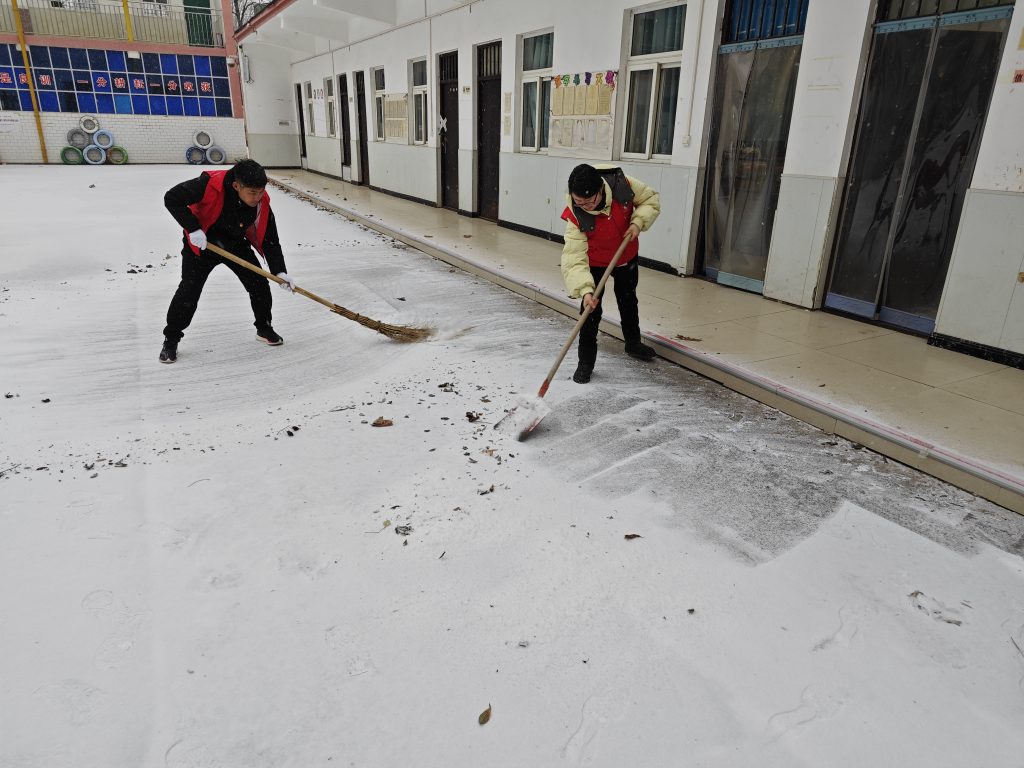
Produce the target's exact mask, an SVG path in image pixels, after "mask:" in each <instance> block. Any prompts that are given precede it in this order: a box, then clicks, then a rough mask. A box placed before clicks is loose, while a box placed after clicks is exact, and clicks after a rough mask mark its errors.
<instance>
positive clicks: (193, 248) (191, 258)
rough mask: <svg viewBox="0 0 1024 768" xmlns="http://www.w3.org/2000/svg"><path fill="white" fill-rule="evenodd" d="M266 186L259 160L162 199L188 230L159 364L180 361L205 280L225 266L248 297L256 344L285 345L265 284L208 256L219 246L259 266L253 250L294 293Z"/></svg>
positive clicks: (207, 175)
mask: <svg viewBox="0 0 1024 768" xmlns="http://www.w3.org/2000/svg"><path fill="white" fill-rule="evenodd" d="M266 186H267V173H266V171H265V170H263V167H262V166H261V165H260V164H259V163H257V162H256V161H255V160H242V161H241V162H239V163H236V164H235V166H234V167H233V168H231V170H229V171H204V172H203V173H202V174H200V175H199V177H198V178H195V179H190V180H188V181H183V182H182V183H181V184H178V185H176V186H174V187H172V188H171V189H169V190H168V191H167V193H166V194H165V195H164V206H166V208H167V210H168V211H170V213H171V215H172V216H173V217H174V220H175V221H177V222H178V224H180V225H181V227H182V228H183V229H184V235H183V237H182V243H183V245H182V249H181V258H182V261H181V282H180V283H179V284H178V290H177V291H175V293H174V297H173V298H172V299H171V304H170V306H169V307H168V308H167V325H166V327H165V328H164V344H163V348H162V349H161V350H160V362H162V363H173V362H174V361H175V360H177V359H178V342H179V341H181V338H182V336H184V335H185V329H186V328H188V327H189V325H190V324H191V322H192V318H193V316H194V315H195V313H196V307H197V306H198V304H199V297H200V296H201V295H202V293H203V286H204V285H205V284H206V279H207V278H208V277H209V276H210V272H212V271H213V268H214V267H216V266H217V265H218V264H226V265H227V267H228V269H230V270H231V271H232V272H234V273H235V276H236V277H237V278H238V279H239V281H240V282H241V283H242V286H243V287H244V288H245V290H246V291H247V292H248V293H249V302H250V304H251V305H252V313H253V316H254V318H255V322H254V325H255V326H256V338H257V339H258V340H260V341H262V342H264V343H266V344H269V345H270V346H272V347H276V346H280V345H281V344H283V343H284V339H282V338H281V337H280V336H279V335H278V334H277V333H276V332H275V331H274V328H273V327H272V326H271V324H270V323H271V306H272V304H273V299H272V298H271V296H270V286H269V284H268V281H267V278H265V277H262V276H260V275H257V274H255V273H253V272H251V271H249V270H247V269H245V268H244V267H242V266H240V265H238V264H234V263H232V262H231V261H229V260H227V259H225V258H224V257H222V256H218V255H216V254H214V253H212V252H210V251H208V250H206V248H207V244H208V243H212V244H214V245H219V246H220V247H221V248H223V249H225V250H227V251H229V252H230V253H233V254H235V255H236V256H239V257H241V258H242V259H244V260H245V261H247V262H249V263H251V264H255V265H257V266H259V262H258V261H257V259H256V256H255V254H253V252H252V248H253V247H255V248H256V250H257V251H259V253H260V254H261V255H262V256H263V257H264V258H265V259H266V261H267V264H268V266H269V269H270V271H271V272H272V273H273V274H275V275H277V277H279V278H281V280H282V281H283V282H281V283H280V285H281V287H282V288H285V289H286V290H289V291H294V289H295V281H294V280H292V278H291V277H289V276H288V273H287V270H286V267H285V263H284V254H282V252H281V243H280V240H279V239H278V235H277V222H276V221H275V219H274V212H273V211H272V210H271V209H270V196H269V195H268V194H267V193H266Z"/></svg>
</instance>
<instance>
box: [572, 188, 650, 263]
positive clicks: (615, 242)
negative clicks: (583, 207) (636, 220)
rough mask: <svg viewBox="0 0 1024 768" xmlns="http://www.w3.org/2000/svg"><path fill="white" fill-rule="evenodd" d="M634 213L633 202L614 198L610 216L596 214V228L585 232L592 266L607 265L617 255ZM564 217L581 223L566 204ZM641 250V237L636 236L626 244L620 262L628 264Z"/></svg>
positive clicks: (588, 258) (588, 257) (574, 222)
mask: <svg viewBox="0 0 1024 768" xmlns="http://www.w3.org/2000/svg"><path fill="white" fill-rule="evenodd" d="M632 215H633V204H632V203H625V204H623V203H620V202H618V201H616V200H614V199H613V200H612V209H611V211H610V212H609V215H608V216H605V215H603V214H595V215H594V228H593V229H592V230H591V231H590V232H584V234H585V235H586V236H587V260H588V261H589V262H590V266H592V267H607V266H608V265H609V264H611V262H612V257H613V256H615V251H617V250H618V249H619V246H620V245H621V244H622V238H623V237H624V236H625V234H626V230H627V229H629V220H630V217H632ZM562 218H563V219H564V220H566V221H571V222H572V223H573V224H575V225H576V226H577V227H578V226H579V225H580V223H579V221H577V220H576V216H575V215H574V214H573V212H572V206H568V205H567V206H566V207H565V210H564V211H562ZM639 252H640V238H638V237H636V238H633V240H632V241H631V242H630V243H629V245H627V246H626V250H625V251H624V252H623V254H622V258H620V259H619V264H620V265H622V264H628V263H629V262H631V261H632V260H633V259H635V258H636V255H637V254H638V253H639Z"/></svg>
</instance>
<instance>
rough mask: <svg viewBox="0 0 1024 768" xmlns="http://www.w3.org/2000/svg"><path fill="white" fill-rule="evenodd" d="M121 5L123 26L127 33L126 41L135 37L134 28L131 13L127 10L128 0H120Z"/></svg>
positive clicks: (130, 40)
mask: <svg viewBox="0 0 1024 768" xmlns="http://www.w3.org/2000/svg"><path fill="white" fill-rule="evenodd" d="M121 7H122V8H123V9H124V28H125V31H126V32H127V33H128V42H132V41H133V40H134V39H135V30H133V29H132V15H131V13H130V12H129V11H128V0H121Z"/></svg>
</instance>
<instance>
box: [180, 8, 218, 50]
mask: <svg viewBox="0 0 1024 768" xmlns="http://www.w3.org/2000/svg"><path fill="white" fill-rule="evenodd" d="M185 28H186V29H187V30H188V44H189V45H205V46H212V45H213V19H212V17H211V15H210V0H185Z"/></svg>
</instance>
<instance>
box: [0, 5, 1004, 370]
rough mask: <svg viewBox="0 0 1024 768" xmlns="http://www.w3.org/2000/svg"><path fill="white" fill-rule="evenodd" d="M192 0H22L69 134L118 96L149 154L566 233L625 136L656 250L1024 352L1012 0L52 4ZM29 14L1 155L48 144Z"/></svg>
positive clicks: (5, 48) (828, 306)
mask: <svg viewBox="0 0 1024 768" xmlns="http://www.w3.org/2000/svg"><path fill="white" fill-rule="evenodd" d="M174 1H175V0H172V2H171V4H160V3H155V2H143V0H4V2H7V3H8V4H10V3H12V2H17V4H18V7H19V8H20V9H21V10H20V11H19V13H20V14H21V16H22V17H23V18H24V17H25V16H26V14H27V15H28V17H29V20H30V21H31V27H32V30H34V31H31V30H30V31H28V32H26V33H25V34H26V35H27V36H28V37H27V39H28V43H29V45H28V48H29V58H30V59H32V61H33V62H35V61H36V56H37V49H38V51H39V52H38V67H39V69H38V70H37V71H36V74H35V77H36V84H37V86H38V87H37V89H36V90H37V92H38V93H37V97H38V98H39V99H40V107H39V110H38V114H41V116H42V118H43V131H44V132H45V133H46V135H47V137H48V139H52V142H51V141H48V144H53V145H59V144H60V143H61V138H60V137H61V136H62V135H63V133H62V131H64V130H66V128H67V126H68V125H69V124H70V122H73V121H74V119H77V117H79V116H80V115H84V114H86V113H89V112H93V111H95V112H97V113H100V114H99V116H100V118H101V121H102V122H103V124H104V126H106V125H107V124H108V122H111V121H112V120H114V119H116V120H119V121H124V122H123V123H120V124H118V128H117V130H122V128H121V127H120V126H121V125H123V126H124V128H123V130H124V131H126V132H127V131H128V130H130V126H136V127H138V126H145V130H147V131H155V132H158V134H159V135H160V136H166V137H167V141H166V142H163V143H165V144H168V146H170V147H171V148H170V149H166V150H164V149H157V148H154V149H153V150H152V151H149V150H143V149H141V148H140V150H139V151H138V153H137V154H136V152H135V151H130V154H131V157H132V161H133V162H134V161H144V162H184V161H185V160H184V158H183V157H182V152H183V151H184V150H185V149H186V145H187V144H188V143H189V139H190V137H191V136H192V135H193V134H192V132H194V131H199V130H212V132H213V133H214V134H215V139H216V141H217V143H218V144H220V145H221V146H223V147H224V148H225V149H226V150H227V153H226V154H227V157H228V158H229V159H234V157H235V156H238V155H240V154H243V153H244V152H245V151H247V152H248V154H249V156H251V157H253V158H254V159H256V160H258V161H260V162H261V163H263V164H264V165H267V166H270V167H300V166H301V167H302V168H306V169H308V170H310V171H315V172H317V173H321V174H326V175H328V176H332V177H337V178H341V179H344V180H346V181H350V182H352V183H354V184H361V185H369V186H370V187H372V188H374V189H377V190H381V191H384V192H387V193H390V194H393V195H397V196H400V197H404V198H409V199H412V200H416V201H419V202H422V203H423V204H426V205H431V206H441V207H445V208H449V209H452V210H455V211H458V212H459V213H461V214H463V215H466V216H474V217H481V218H483V219H487V220H492V221H494V222H495V223H496V224H498V225H500V226H506V227H510V228H513V229H517V230H521V231H525V232H529V233H533V234H536V235H538V236H541V237H547V238H551V239H558V238H559V237H560V235H561V233H562V231H563V223H562V222H561V220H560V218H559V215H560V213H561V209H562V207H563V200H564V195H565V182H566V179H567V177H568V174H569V171H570V170H571V169H572V167H573V166H574V165H576V164H577V163H579V162H583V161H587V162H594V163H614V164H617V165H619V166H621V167H622V168H623V169H624V170H625V171H626V173H627V174H629V175H633V176H636V177H638V178H641V179H643V180H644V181H646V182H648V183H649V184H652V185H653V186H654V187H655V188H656V189H658V190H659V191H660V192H661V200H662V215H661V218H660V220H659V222H658V225H657V226H656V227H655V228H654V229H653V230H652V231H651V232H650V233H648V234H645V236H644V238H643V241H642V252H641V257H642V258H643V259H644V260H645V261H644V263H645V264H647V265H649V266H655V267H658V268H661V269H664V270H667V271H673V272H676V273H678V274H685V275H703V276H705V277H707V278H708V279H710V280H713V281H716V282H718V283H721V284H725V285H728V286H731V287H733V288H735V289H738V290H743V291H751V292H754V293H759V294H763V295H764V296H766V297H768V298H771V299H776V300H779V301H782V302H786V303H788V304H790V305H794V306H799V307H806V308H809V309H816V310H823V311H828V312H836V313H841V314H844V315H847V316H852V317H856V318H862V319H864V320H865V321H866V322H875V323H883V324H885V325H887V326H890V327H895V328H899V329H902V330H905V331H906V332H908V333H915V334H919V335H923V336H925V337H927V338H928V339H929V342H930V343H932V344H935V345H938V346H943V347H946V348H950V349H954V350H958V351H961V352H965V353H968V354H972V355H977V356H981V357H985V358H987V359H990V360H993V361H996V362H999V363H1002V364H1006V365H1012V366H1016V367H1024V223H1022V222H1024V131H1022V130H1021V126H1022V125H1024V13H1022V12H1021V11H1019V10H1018V9H1016V7H1015V5H1014V3H1013V2H1012V0H689V1H688V2H686V1H680V0H668V1H666V2H656V3H644V4H633V3H631V2H629V0H590V2H580V1H578V0H565V1H564V2H551V1H550V0H515V2H513V1H512V0H468V1H459V0H273V1H272V2H269V3H266V4H263V5H259V6H256V7H255V8H254V9H253V10H254V15H253V16H252V17H251V18H250V19H247V20H246V19H243V22H244V23H241V24H240V26H239V27H238V29H237V30H236V31H235V33H234V35H232V34H231V32H230V26H231V25H230V24H227V25H225V24H224V23H223V21H220V20H223V19H227V18H230V7H229V4H228V0H221V5H220V7H219V8H216V9H213V8H207V9H204V10H203V12H204V13H209V14H210V19H212V20H213V21H211V22H210V25H211V26H210V29H209V31H207V29H206V27H204V29H203V32H202V34H200V35H197V34H196V33H194V32H193V31H192V27H191V26H190V25H188V24H186V25H185V29H186V32H185V35H186V36H185V37H184V38H182V37H181V36H180V35H181V31H180V25H179V31H178V32H177V33H176V34H178V37H177V38H175V39H174V40H173V42H172V41H169V40H163V39H161V40H159V41H158V40H155V39H153V35H155V34H156V33H153V32H151V33H149V37H150V39H148V40H147V41H146V42H145V43H141V42H140V41H139V35H138V31H136V33H135V39H134V40H128V39H124V38H125V33H124V32H119V34H121V35H122V39H119V40H118V41H112V40H110V39H106V40H104V41H103V44H102V45H101V44H100V43H99V42H97V43H96V44H95V45H93V44H90V45H82V41H81V40H78V41H77V42H75V43H74V45H73V44H72V41H69V39H68V38H67V37H66V35H65V36H61V35H60V34H58V31H54V30H52V29H51V28H49V27H46V26H45V25H46V24H47V23H48V22H47V19H48V17H49V15H51V14H53V13H55V12H56V13H58V14H60V15H65V16H66V15H77V14H85V13H93V14H95V13H96V12H97V9H99V8H106V7H107V6H110V7H112V8H113V7H116V8H122V6H123V7H124V8H125V9H128V10H125V11H124V12H123V13H122V16H123V17H124V22H123V23H126V22H127V21H128V20H129V19H131V20H132V21H133V22H135V24H136V26H137V27H139V28H141V27H142V26H143V25H142V21H143V20H144V19H146V18H149V17H146V16H145V13H144V12H146V11H147V10H150V11H151V9H153V8H160V9H161V12H163V10H164V9H166V12H167V14H170V15H169V16H167V17H160V18H161V21H162V22H169V21H171V20H172V19H173V18H177V17H176V16H175V14H178V13H179V12H180V13H181V14H182V19H184V18H185V17H186V16H187V15H188V14H194V13H195V12H196V11H195V10H194V8H195V6H194V5H193V4H194V3H197V2H198V3H203V2H206V3H208V2H209V0H185V2H187V3H188V5H185V6H176V5H174V4H173V2H174ZM29 3H36V5H34V6H33V5H29ZM129 11H130V12H129ZM113 15H116V14H113ZM13 26H14V25H13V24H12V23H11V21H10V20H8V19H7V18H6V17H3V16H2V15H0V78H2V77H4V75H5V74H6V76H7V77H8V78H11V79H13V81H14V83H13V86H12V84H11V83H10V82H6V81H0V108H2V110H3V111H2V112H0V131H7V132H5V133H0V160H6V161H8V162H11V161H14V162H38V156H36V157H29V154H30V152H29V149H31V148H32V147H31V145H32V140H33V133H34V131H35V128H34V126H33V125H32V116H33V113H32V107H31V103H30V101H26V98H27V97H28V94H27V89H26V88H23V87H22V78H24V77H26V73H25V70H24V64H19V63H18V62H19V61H20V60H21V59H20V57H21V56H22V52H21V50H20V49H19V39H18V37H17V30H14V29H12V27H13ZM39 30H47V31H44V32H40V31H39ZM161 34H163V33H161ZM236 42H237V48H236ZM82 48H85V49H87V50H86V51H85V52H84V54H83V52H82V51H81V49H82ZM199 49H201V50H199ZM76 50H77V51H78V53H73V52H74V51H76ZM65 51H66V54H65ZM100 54H102V55H103V56H104V57H105V58H102V57H101V55H100ZM83 56H84V58H83ZM140 57H141V58H140ZM86 64H88V67H86V66H85V65H86ZM33 66H35V65H34V64H33ZM175 67H176V68H177V69H175ZM151 70H152V71H151ZM200 70H202V74H200ZM39 73H45V74H46V75H47V76H48V77H51V76H52V81H50V82H51V83H52V84H49V85H46V86H44V85H43V84H42V81H41V80H39V78H40V77H41V75H40V74H39ZM98 77H102V78H103V80H104V82H105V83H107V82H111V81H112V80H113V79H114V78H117V79H118V81H121V80H123V81H124V83H123V85H122V86H119V88H120V89H119V90H116V89H115V88H114V87H113V86H109V87H108V86H107V85H105V84H104V85H101V84H100V81H99V79H98ZM28 79H29V80H31V77H29V78H28ZM172 83H174V84H175V86H174V87H176V88H177V90H173V88H172ZM204 83H206V84H208V85H209V88H211V89H212V91H213V93H212V94H210V93H208V92H205V93H199V94H198V95H197V96H192V95H191V94H189V95H186V94H185V93H184V92H183V89H184V87H185V86H186V84H187V85H188V86H189V87H191V88H193V89H202V88H203V87H204ZM80 85H81V88H79V86H80ZM243 104H244V112H243ZM147 110H148V111H147ZM196 110H198V113H197V112H196ZM12 116H13V117H12ZM10 120H13V121H15V128H14V129H11V128H9V127H8V126H10V125H11V123H5V122H4V121H10ZM69 121H70V122H69ZM151 135H155V134H151ZM12 136H16V137H19V138H18V140H19V141H22V142H23V144H24V146H25V147H28V148H29V149H26V150H24V151H21V152H20V154H19V153H17V152H14V153H13V154H14V157H13V158H12V157H11V156H10V155H11V154H12V150H11V149H10V148H9V147H8V145H9V144H10V142H11V137H12ZM32 151H35V152H38V147H36V148H35V149H34V150H32ZM51 154H52V150H51ZM4 155H8V157H6V158H5V157H4Z"/></svg>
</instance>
